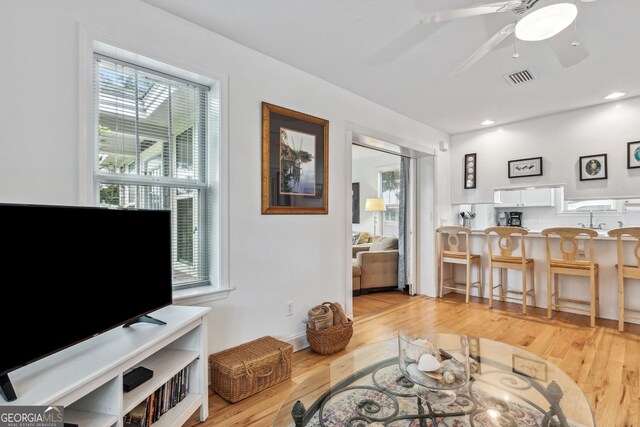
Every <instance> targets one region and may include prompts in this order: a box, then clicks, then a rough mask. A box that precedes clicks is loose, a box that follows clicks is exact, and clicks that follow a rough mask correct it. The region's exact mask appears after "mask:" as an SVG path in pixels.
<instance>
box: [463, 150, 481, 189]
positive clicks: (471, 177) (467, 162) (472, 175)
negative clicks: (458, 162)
mask: <svg viewBox="0 0 640 427" xmlns="http://www.w3.org/2000/svg"><path fill="white" fill-rule="evenodd" d="M477 163H478V162H477V155H476V153H472V154H465V155H464V189H465V190H470V189H473V188H476V182H477V180H476V178H477V176H478V165H477Z"/></svg>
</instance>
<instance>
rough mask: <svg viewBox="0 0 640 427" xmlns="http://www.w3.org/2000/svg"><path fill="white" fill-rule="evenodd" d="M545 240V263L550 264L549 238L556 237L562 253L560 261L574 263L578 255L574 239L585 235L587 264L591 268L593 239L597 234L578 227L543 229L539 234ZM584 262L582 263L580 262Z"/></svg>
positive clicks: (588, 229) (576, 242)
mask: <svg viewBox="0 0 640 427" xmlns="http://www.w3.org/2000/svg"><path fill="white" fill-rule="evenodd" d="M540 234H542V235H543V236H545V237H546V240H547V261H548V262H551V260H552V259H553V258H552V256H551V243H550V239H549V236H551V235H556V236H559V237H560V252H562V260H563V261H566V262H569V263H572V262H573V263H575V262H576V256H577V254H578V241H577V240H576V237H578V236H580V235H586V236H588V237H589V258H588V260H587V261H588V262H589V263H590V264H591V265H592V266H593V265H594V264H595V256H594V251H593V238H594V237H598V232H597V231H595V230H591V229H590V228H578V227H552V228H545V229H544V230H542V231H541V232H540ZM582 262H584V261H582Z"/></svg>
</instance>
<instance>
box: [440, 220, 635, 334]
mask: <svg viewBox="0 0 640 427" xmlns="http://www.w3.org/2000/svg"><path fill="white" fill-rule="evenodd" d="M598 231H601V233H600V235H599V236H598V237H594V239H593V246H594V253H595V261H596V263H598V264H599V266H600V317H601V318H605V319H612V320H617V319H618V279H617V270H616V268H615V265H616V264H617V263H618V260H617V251H616V245H615V241H616V239H615V238H612V237H609V236H608V235H606V231H605V230H598ZM493 236H494V237H493V238H492V243H493V251H494V253H496V252H498V243H497V237H496V235H495V234H494V235H493ZM552 238H553V240H557V239H558V237H557V236H555V237H554V236H552ZM578 239H579V242H578V259H585V251H588V249H589V242H588V237H587V236H582V237H579V238H578ZM624 240H625V242H624V250H625V264H630V265H636V259H635V258H634V256H633V250H634V247H635V245H634V242H635V241H634V240H633V239H630V238H625V239H624ZM514 241H515V243H516V247H517V250H516V251H515V255H518V254H519V253H520V243H519V240H518V239H517V238H515V239H514ZM469 242H470V246H471V252H472V253H473V254H478V255H480V256H481V257H482V261H481V265H482V276H483V295H484V297H485V298H486V299H487V301H486V302H487V303H488V296H489V283H488V282H489V268H488V265H489V261H488V257H489V252H488V248H487V236H486V234H484V231H483V230H473V232H472V234H471V236H470V239H469ZM551 249H552V251H554V256H559V255H560V250H559V242H552V245H551ZM525 252H526V256H527V258H533V259H534V261H535V287H536V301H535V306H537V307H542V308H546V307H547V254H546V241H545V239H544V236H543V235H542V234H540V231H539V230H530V231H529V234H528V235H527V236H525ZM457 268H458V269H459V270H457V277H464V273H463V269H464V267H463V266H458V267H457ZM449 275H450V269H449V267H448V266H445V277H449ZM527 276H528V275H527ZM505 277H506V278H507V282H508V283H509V287H510V288H511V289H514V290H521V289H522V284H521V283H522V276H521V273H520V272H519V271H517V270H508V273H505ZM472 280H473V281H475V280H476V279H475V270H474V271H473V273H472ZM528 280H529V279H528V277H527V281H528ZM494 281H495V282H496V283H497V282H498V270H497V269H496V270H495V271H494ZM559 281H560V294H561V296H562V297H564V298H574V299H584V300H588V299H589V296H590V294H589V281H588V279H585V278H582V277H575V276H560V279H559ZM631 282H633V281H630V280H627V283H631ZM636 282H637V281H636ZM634 284H637V283H634ZM477 292H478V291H477V289H472V292H471V294H472V295H475V296H478V293H477ZM495 293H496V294H497V293H498V290H495ZM625 295H626V300H627V306H628V307H636V308H640V286H629V285H627V287H626V289H625ZM530 300H531V299H530V298H528V301H530ZM515 303H516V304H517V302H515ZM529 305H531V302H529ZM562 311H568V312H572V313H576V314H581V315H584V313H580V312H577V311H573V310H565V309H562ZM628 321H629V322H632V323H640V322H639V321H633V320H628Z"/></svg>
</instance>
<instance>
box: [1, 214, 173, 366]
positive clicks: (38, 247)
mask: <svg viewBox="0 0 640 427" xmlns="http://www.w3.org/2000/svg"><path fill="white" fill-rule="evenodd" d="M0 221H1V223H2V243H3V259H2V265H3V270H4V271H3V274H2V285H1V286H0V293H1V295H2V297H1V298H0V307H2V309H1V313H2V321H3V326H2V328H1V329H0V331H1V332H0V342H3V343H6V344H7V345H6V346H4V347H5V348H4V351H3V352H2V357H0V376H3V375H6V374H7V373H8V372H10V371H12V370H14V369H16V368H18V367H20V366H22V365H25V364H27V363H29V362H32V361H34V360H36V359H39V358H41V357H44V356H46V355H48V354H51V353H53V352H56V351H57V350H60V349H63V348H65V347H68V346H70V345H72V344H75V343H77V342H79V341H82V340H84V339H87V338H90V337H92V336H94V335H96V334H98V333H100V332H104V331H106V330H108V329H111V328H113V327H116V326H119V325H122V324H124V323H125V322H127V321H130V320H133V319H136V318H137V317H139V316H142V315H145V314H147V313H149V312H151V311H154V310H156V309H158V308H160V307H163V306H166V305H168V304H171V302H172V287H171V281H172V279H171V228H170V227H171V214H170V212H169V211H160V210H157V211H150V210H149V211H145V210H113V209H102V208H86V207H59V206H29V205H3V204H0ZM160 320H162V319H160ZM9 343H10V344H9Z"/></svg>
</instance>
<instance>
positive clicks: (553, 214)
mask: <svg viewBox="0 0 640 427" xmlns="http://www.w3.org/2000/svg"><path fill="white" fill-rule="evenodd" d="M459 210H460V212H462V211H472V212H475V213H476V217H475V218H474V220H473V222H472V228H473V229H474V230H482V229H485V228H487V227H492V226H494V225H497V215H498V213H499V212H505V211H506V212H509V211H518V212H522V224H523V226H524V227H526V228H528V229H529V230H533V231H540V230H542V229H543V228H547V227H578V226H579V225H578V223H583V224H586V225H587V226H589V212H580V213H564V212H562V213H560V212H558V208H557V207H519V208H496V207H495V205H494V204H492V203H478V204H473V205H468V204H467V205H459ZM618 221H621V222H622V224H623V226H624V227H638V226H640V212H637V211H634V212H624V213H619V212H606V213H605V212H594V213H593V223H594V225H596V226H597V225H598V224H600V223H604V224H605V225H603V226H602V228H603V229H604V230H610V229H612V228H618V227H619V224H618ZM458 223H459V224H460V225H462V219H461V218H460V217H458Z"/></svg>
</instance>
